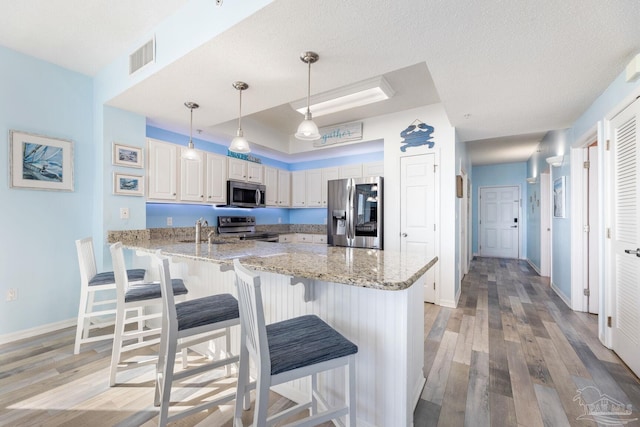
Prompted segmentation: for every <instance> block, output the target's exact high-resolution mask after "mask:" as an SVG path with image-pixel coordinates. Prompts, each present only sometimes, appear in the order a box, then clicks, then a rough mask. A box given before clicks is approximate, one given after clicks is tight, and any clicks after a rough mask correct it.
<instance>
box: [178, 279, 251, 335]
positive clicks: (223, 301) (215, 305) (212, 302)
mask: <svg viewBox="0 0 640 427" xmlns="http://www.w3.org/2000/svg"><path fill="white" fill-rule="evenodd" d="M174 289H175V288H174ZM174 294H175V291H174ZM176 317H177V318H178V330H179V331H182V330H185V329H191V328H197V327H198V326H203V325H209V324H212V323H218V322H223V321H225V320H230V319H237V318H239V317H240V311H239V310H238V300H237V299H235V298H234V297H233V296H232V295H231V294H219V295H211V296H208V297H203V298H198V299H194V300H191V301H184V302H181V303H178V304H176Z"/></svg>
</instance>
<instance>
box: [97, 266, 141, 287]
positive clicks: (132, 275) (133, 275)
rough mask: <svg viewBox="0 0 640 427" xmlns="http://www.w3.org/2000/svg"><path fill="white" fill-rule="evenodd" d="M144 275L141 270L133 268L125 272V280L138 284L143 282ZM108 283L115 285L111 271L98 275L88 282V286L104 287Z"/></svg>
mask: <svg viewBox="0 0 640 427" xmlns="http://www.w3.org/2000/svg"><path fill="white" fill-rule="evenodd" d="M144 273H145V270H143V269H141V268H133V269H131V270H127V278H128V279H129V281H130V282H140V281H142V280H144ZM108 283H116V278H115V277H114V275H113V271H105V272H104V273H98V274H96V275H95V276H93V277H92V278H91V280H89V286H97V285H106V284H108Z"/></svg>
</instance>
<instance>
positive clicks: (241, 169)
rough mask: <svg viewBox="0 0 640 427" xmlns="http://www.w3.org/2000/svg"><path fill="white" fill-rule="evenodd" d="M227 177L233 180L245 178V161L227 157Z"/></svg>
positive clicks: (243, 179)
mask: <svg viewBox="0 0 640 427" xmlns="http://www.w3.org/2000/svg"><path fill="white" fill-rule="evenodd" d="M227 168H228V169H227V171H228V175H227V176H228V178H229V179H233V180H235V181H246V180H247V162H246V161H244V160H240V159H235V158H233V157H229V159H228V163H227Z"/></svg>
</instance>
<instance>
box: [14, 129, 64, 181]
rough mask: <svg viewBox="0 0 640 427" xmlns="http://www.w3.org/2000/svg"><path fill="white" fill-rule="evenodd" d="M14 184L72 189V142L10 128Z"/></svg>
mask: <svg viewBox="0 0 640 427" xmlns="http://www.w3.org/2000/svg"><path fill="white" fill-rule="evenodd" d="M9 177H10V183H9V186H10V187H11V188H26V189H31V190H52V191H73V142H72V141H69V140H66V139H60V138H53V137H49V136H43V135H35V134H31V133H26V132H21V131H17V130H10V131H9Z"/></svg>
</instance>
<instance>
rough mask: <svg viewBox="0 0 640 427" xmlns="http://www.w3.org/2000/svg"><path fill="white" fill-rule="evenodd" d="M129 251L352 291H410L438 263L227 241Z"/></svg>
mask: <svg viewBox="0 0 640 427" xmlns="http://www.w3.org/2000/svg"><path fill="white" fill-rule="evenodd" d="M123 245H124V246H125V247H127V248H129V249H134V250H141V251H145V252H150V253H155V252H156V251H157V250H160V251H161V253H162V254H164V255H167V256H175V257H183V258H189V259H195V260H200V261H207V262H214V263H218V264H226V265H232V264H233V259H234V258H239V259H240V261H241V262H242V263H243V264H244V265H246V266H247V267H249V268H252V269H254V270H257V271H267V272H272V273H278V274H283V275H285V276H292V277H296V278H302V279H311V280H322V281H326V282H334V283H343V284H347V285H352V286H359V287H366V288H373V289H381V290H389V291H393V290H402V289H406V288H408V287H410V286H411V285H412V284H413V283H415V281H416V280H418V279H419V278H420V277H421V276H422V275H423V274H424V273H425V272H426V271H427V270H429V268H431V267H432V266H433V265H434V264H435V263H436V262H437V261H438V258H437V257H434V258H433V259H432V260H426V259H424V258H421V257H418V256H416V255H415V254H405V253H403V254H401V253H400V252H398V251H389V250H385V251H379V250H374V249H360V248H344V247H334V246H325V245H310V244H305V243H270V242H261V241H239V240H229V241H223V242H221V243H220V244H211V245H209V244H207V243H200V244H196V243H183V242H178V241H176V240H153V239H151V240H142V239H141V240H137V241H130V242H123Z"/></svg>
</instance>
